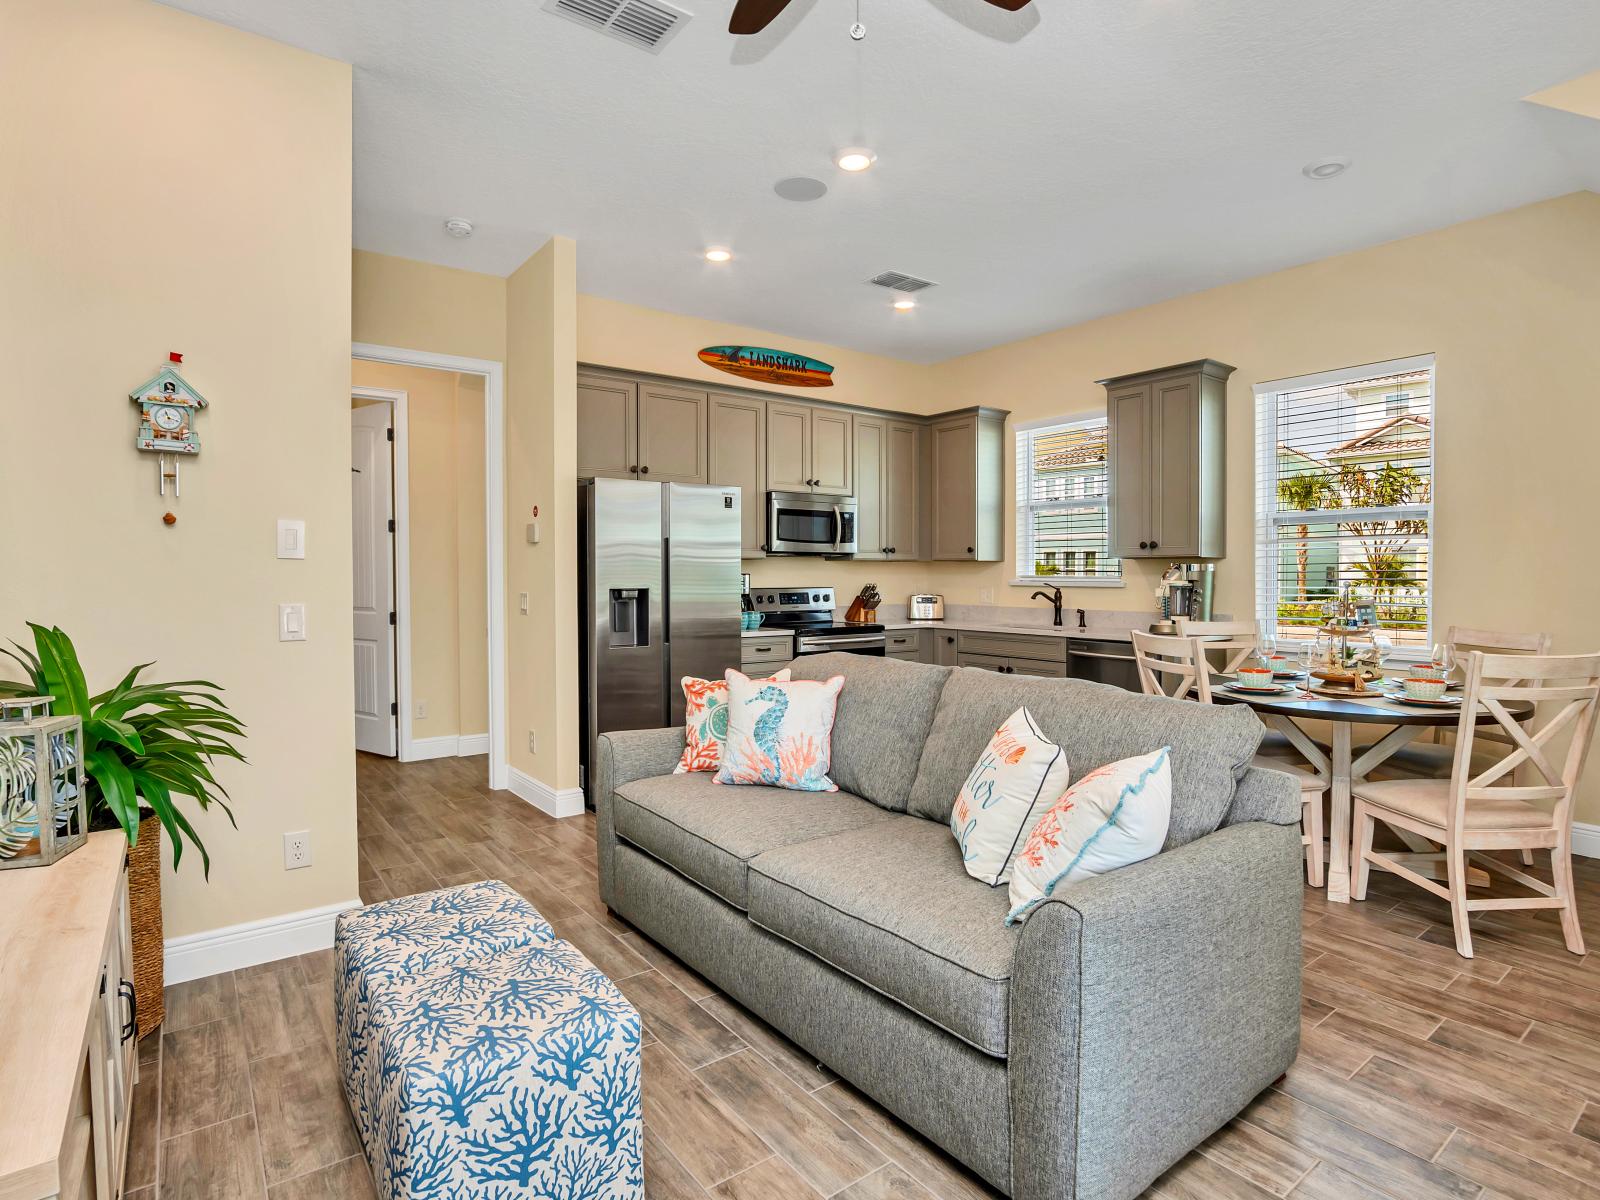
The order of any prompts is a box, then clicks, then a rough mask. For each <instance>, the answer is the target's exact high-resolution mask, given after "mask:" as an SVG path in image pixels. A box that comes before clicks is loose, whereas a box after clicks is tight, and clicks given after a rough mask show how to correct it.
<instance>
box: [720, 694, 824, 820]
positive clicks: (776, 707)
mask: <svg viewBox="0 0 1600 1200" xmlns="http://www.w3.org/2000/svg"><path fill="white" fill-rule="evenodd" d="M727 681H728V738H727V741H726V742H724V743H723V746H722V765H721V766H720V767H718V768H717V782H718V783H764V784H767V785H769V786H771V787H780V788H789V789H791V790H792V791H797V792H836V791H838V790H839V787H838V785H837V784H835V783H834V782H833V780H831V779H829V778H828V769H829V767H830V766H831V765H832V756H833V716H834V712H835V710H836V709H837V708H838V705H839V692H840V689H842V688H843V687H844V676H843V675H835V676H833V678H831V679H827V680H823V681H817V680H811V679H797V680H795V681H794V682H792V683H784V682H782V681H774V680H770V679H751V678H750V677H749V676H748V675H745V674H743V673H742V672H739V671H735V670H734V669H733V668H731V667H730V668H728V674H727Z"/></svg>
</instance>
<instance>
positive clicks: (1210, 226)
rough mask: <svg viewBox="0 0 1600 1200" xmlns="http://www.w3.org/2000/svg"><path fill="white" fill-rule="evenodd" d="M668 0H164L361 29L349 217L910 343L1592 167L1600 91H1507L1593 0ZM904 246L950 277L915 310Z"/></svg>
mask: <svg viewBox="0 0 1600 1200" xmlns="http://www.w3.org/2000/svg"><path fill="white" fill-rule="evenodd" d="M679 4H680V6H681V7H685V8H687V9H689V10H690V11H691V12H694V13H695V14H696V16H695V18H694V19H693V20H692V21H690V22H689V23H688V24H687V25H686V26H685V27H684V28H683V30H682V32H680V33H679V34H678V36H677V37H676V38H674V39H673V40H672V41H671V42H670V43H669V44H668V45H667V46H666V47H664V48H663V50H662V52H661V53H660V54H659V55H652V54H649V53H646V52H644V51H641V50H638V49H635V48H634V47H632V46H629V45H627V44H624V43H622V42H619V41H616V40H613V39H611V38H608V37H606V36H604V35H602V34H599V33H596V32H594V31H591V30H589V29H587V28H585V27H583V26H581V25H578V24H574V23H572V22H570V21H568V20H565V19H563V18H561V17H558V16H554V15H552V14H551V13H548V12H546V11H544V10H543V8H542V0H333V2H330V0H175V3H174V6H175V7H178V8H182V9H185V10H187V11H190V12H195V13H199V14H201V15H204V16H208V17H212V18H214V19H216V20H219V21H223V22H225V23H227V24H230V25H235V26H238V27H240V28H242V29H248V30H251V31H253V32H257V33H261V34H265V35H266V36H268V37H272V38H275V39H277V40H279V41H283V42H288V43H290V44H292V45H295V46H301V47H304V48H306V49H309V50H313V51H316V52H318V53H321V54H325V55H329V56H331V57H334V58H339V59H343V60H346V61H348V62H351V63H353V64H354V65H355V159H356V161H355V243H356V245H357V246H358V247H360V248H363V249H368V250H377V251H382V252H384V253H387V254H398V255H404V256H406V257H410V258H418V259H426V260H428V261H430V262H437V263H444V264H448V265H452V266H459V267H466V268H469V269H472V270H477V271H488V272H493V273H496V274H502V275H503V274H507V273H509V272H510V271H512V270H514V269H515V268H516V267H517V266H518V265H519V264H520V263H521V262H522V261H523V260H524V259H525V258H526V257H527V256H528V255H529V254H530V253H531V252H532V251H534V250H535V249H537V248H538V247H539V245H540V244H542V243H543V241H544V240H545V239H546V238H547V237H548V236H549V235H550V234H552V233H561V234H566V235H568V236H570V237H572V238H574V239H576V241H577V242H578V247H579V250H578V262H579V286H580V287H581V289H582V290H583V291H585V292H589V293H593V294H596V295H600V296H606V297H611V298H614V299H618V300H626V301H630V302H633V303H636V304H643V305H648V306H651V307H654V308H662V309H668V310H671V311H674V312H681V313H688V314H693V315H697V316H702V317H709V318H715V319H720V320H727V321H734V322H739V323H743V324H749V325H754V326H757V327H760V328H766V329H772V330H777V331H780V332H781V333H784V334H788V335H790V336H794V337H808V338H815V339H818V340H821V341H824V342H830V343H834V344H837V345H842V346H849V347H852V348H855V349H859V350H866V351H872V352H877V353H881V354H887V355H892V356H895V357H899V358H904V359H910V360H914V361H919V362H932V361H937V360H940V359H944V358H948V357H951V356H953V355H956V354H961V353H965V352H968V351H971V350H976V349H981V348H983V347H987V346H992V345H995V344H998V343H1001V342H1006V341H1010V340H1012V339H1015V338H1019V337H1023V336H1027V335H1029V334H1033V333H1038V332H1042V331H1044V330H1048V329H1052V328H1056V327H1058V326H1062V325H1067V324H1072V323H1074V322H1078V321H1082V320H1085V319H1087V318H1090V317H1095V316H1100V315H1103V314H1106V313H1111V312H1116V311H1119V310H1123V309H1127V308H1131V307H1135V306H1137V305H1141V304H1148V303H1150V302H1153V301H1156V300H1160V299H1163V298H1166V297H1170V296H1175V295H1180V294H1183V293H1185V292H1192V291H1195V290H1198V289H1201V288H1206V287H1210V286H1214V285H1216V284H1220V283H1225V282H1228V281H1230V280H1235V279H1242V278H1247V277H1249V276H1252V275H1258V274H1261V273H1263V272H1267V271H1272V270H1275V269H1278V268H1282V267H1286V266H1290V265H1292V264H1295V263H1301V262H1307V261H1310V260H1313V259H1317V258H1322V257H1325V256H1327V255H1329V254H1333V253H1337V252H1339V251H1344V250H1351V249H1355V248H1358V247H1361V246H1367V245H1371V244H1373V243H1376V242H1381V241H1386V240H1389V239H1392V238H1396V237H1402V236H1405V235H1407V234H1411V233H1416V232H1420V231H1423V230H1427V229H1433V228H1438V227H1441V226H1444V225H1449V224H1452V223H1454V222H1456V221H1460V220H1463V219H1466V218H1470V217H1475V216H1480V215H1484V214H1487V213H1491V212H1495V211H1498V210H1501V209H1505V208H1510V207H1514V206H1516V205H1519V204H1523V203H1526V202H1528V201H1532V200H1537V199H1541V198H1544V197H1548V196H1553V195H1559V194H1561V193H1564V192H1568V191H1572V190H1574V189H1576V188H1580V187H1591V188H1595V189H1596V190H1600V122H1591V121H1586V120H1585V119H1584V118H1582V117H1577V116H1573V115H1571V114H1568V113H1562V112H1554V111H1550V110H1547V109H1543V108H1540V107H1538V106H1535V105H1531V104H1524V103H1522V102H1521V101H1520V99H1519V98H1520V97H1522V96H1525V95H1527V94H1529V93H1530V92H1534V91H1537V90H1539V89H1541V88H1545V87H1549V86H1551V85H1552V84H1556V83H1559V82H1561V81H1563V80H1566V79H1569V78H1571V77H1573V76H1575V75H1579V74H1582V73H1583V72H1586V71H1590V70H1593V69H1595V68H1596V67H1600V4H1597V3H1595V0H1535V2H1534V3H1524V4H1514V3H1513V4H1508V3H1506V2H1505V0H1404V2H1403V3H1396V2H1395V0H1344V2H1339V0H1293V2H1288V3H1286V2H1285V0H1035V3H1034V4H1033V5H1032V6H1031V8H1029V9H1026V10H1024V11H1023V12H1022V13H1019V14H1016V15H1015V16H1008V15H1007V14H1004V13H1001V12H1000V11H999V10H995V9H990V8H988V7H987V6H985V5H983V4H981V3H980V2H979V0H861V13H862V20H863V21H864V22H865V23H866V25H867V29H868V35H867V38H866V40H865V41H864V42H861V43H855V42H852V41H851V40H850V38H849V36H848V33H847V30H848V27H849V24H850V22H851V20H852V19H853V15H854V8H855V3H854V0H794V2H793V3H792V4H791V5H790V8H789V11H788V12H786V13H785V14H784V16H783V17H782V18H780V19H779V20H778V21H777V22H776V23H774V25H772V26H771V27H769V28H768V30H767V31H766V33H764V34H763V35H761V36H759V37H757V38H748V39H735V38H733V37H730V36H729V35H728V33H727V32H726V21H727V12H728V10H729V7H730V5H729V3H728V2H727V0H679ZM851 144H865V145H869V146H871V147H872V148H873V149H875V150H876V151H877V153H878V156H879V158H878V163H877V165H876V166H875V167H874V168H873V169H872V170H871V171H868V172H866V173H865V174H863V175H859V176H847V175H844V174H843V173H842V172H840V171H838V170H837V169H835V168H834V167H833V166H832V163H831V156H832V152H833V151H834V150H835V149H836V148H838V147H840V146H844V145H851ZM1335 155H1337V156H1345V157H1348V158H1350V159H1352V160H1353V161H1354V166H1353V167H1352V168H1351V170H1350V171H1349V172H1347V173H1346V174H1345V175H1344V176H1342V177H1341V178H1338V179H1336V180H1333V181H1330V182H1325V183H1313V182H1310V181H1308V180H1306V179H1305V178H1304V177H1303V176H1302V175H1301V173H1300V168H1301V167H1302V166H1303V165H1304V164H1305V163H1306V162H1308V161H1310V160H1312V159H1315V158H1321V157H1326V156H1335ZM797 174H806V175H815V176H817V177H819V178H821V179H823V180H824V181H825V182H826V183H827V184H828V185H829V188H830V189H831V190H830V191H829V194H828V195H827V196H826V197H824V198H823V199H822V200H819V201H816V202H814V203H810V204H794V203H790V202H788V201H784V200H780V199H778V198H777V197H776V196H774V195H773V193H772V185H773V183H774V182H776V181H777V180H778V179H780V178H783V177H785V176H789V175H797ZM286 185H288V186H292V181H286ZM457 215H459V216H465V217H468V218H470V219H471V220H473V221H474V222H475V223H476V224H477V233H476V234H475V235H474V236H473V237H472V238H471V239H470V240H467V241H455V240H452V239H450V238H449V237H447V236H446V235H445V233H444V232H443V229H442V224H441V223H442V220H443V219H444V218H445V217H447V216H457ZM713 244H724V245H727V246H730V247H732V248H733V250H734V251H735V253H736V255H737V258H736V260H735V261H734V262H733V263H731V264H729V265H727V266H724V267H712V266H710V265H708V264H707V263H705V262H704V261H702V259H701V257H700V254H701V251H702V250H703V249H704V247H706V246H707V245H713ZM890 269H893V270H899V271H906V272H909V273H911V274H915V275H920V276H922V277H924V278H927V279H932V280H935V281H937V282H938V283H939V284H940V285H941V286H940V287H938V288H936V289H933V290H931V291H929V292H928V293H926V294H925V296H924V298H923V301H922V304H921V307H919V308H918V309H917V310H916V311H915V312H913V313H910V314H899V313H895V312H892V311H891V310H890V309H889V307H888V303H887V302H888V299H889V294H888V293H885V292H883V291H881V290H880V289H877V288H870V287H867V286H865V285H864V283H863V282H862V281H863V280H865V279H866V278H867V277H869V276H871V275H873V274H876V273H877V272H879V271H884V270H890Z"/></svg>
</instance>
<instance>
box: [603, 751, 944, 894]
mask: <svg viewBox="0 0 1600 1200" xmlns="http://www.w3.org/2000/svg"><path fill="white" fill-rule="evenodd" d="M612 819H613V822H614V824H615V826H616V831H617V836H618V837H620V838H622V839H623V840H624V841H627V842H630V843H632V844H633V845H635V846H637V847H638V848H639V849H641V850H643V851H644V852H645V853H647V854H650V855H651V856H653V857H655V858H658V859H660V860H661V861H662V862H664V863H666V864H667V866H669V867H672V868H673V869H674V870H677V871H679V872H681V873H683V874H684V875H687V876H688V877H689V878H690V879H692V880H694V881H695V882H696V883H698V884H700V886H701V887H704V888H707V889H709V890H710V891H713V892H715V893H716V894H717V895H719V896H721V897H722V898H723V899H724V900H726V901H727V902H728V903H729V904H732V905H735V906H736V907H738V908H746V907H748V905H747V903H746V899H745V874H746V864H747V863H748V862H749V860H750V859H751V858H753V857H755V856H756V855H757V854H760V853H761V852H762V851H763V850H771V849H774V848H775V847H778V846H787V845H789V844H790V843H792V842H803V841H805V840H806V839H808V838H816V837H822V836H824V835H826V834H830V833H838V832H839V831H840V830H845V829H855V828H858V827H859V826H862V825H868V824H871V823H872V822H875V821H885V820H888V819H889V814H887V813H885V812H884V811H883V810H882V809H881V808H877V807H876V806H874V805H871V804H868V803H867V802H866V801H865V800H863V799H861V797H860V796H854V795H851V794H850V793H849V792H790V791H785V790H784V789H782V788H774V787H759V786H753V787H732V786H729V785H726V784H718V783H714V782H712V777H711V776H710V775H708V774H705V773H703V772H695V773H692V774H688V775H658V776H655V777H653V778H650V779H636V780H634V781H633V782H632V783H625V784H623V785H622V786H621V787H620V788H618V789H617V790H616V791H615V792H614V793H613V797H612ZM948 836H949V835H948V834H947V835H946V840H948Z"/></svg>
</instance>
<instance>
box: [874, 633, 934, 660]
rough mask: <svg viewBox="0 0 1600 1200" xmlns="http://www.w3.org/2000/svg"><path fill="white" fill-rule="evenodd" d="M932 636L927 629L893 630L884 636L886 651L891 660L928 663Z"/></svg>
mask: <svg viewBox="0 0 1600 1200" xmlns="http://www.w3.org/2000/svg"><path fill="white" fill-rule="evenodd" d="M931 636H932V634H931V632H930V631H929V630H926V629H891V630H890V631H889V632H888V633H887V634H885V635H884V642H885V649H886V650H887V652H888V655H889V657H890V658H903V659H905V660H906V661H908V662H927V661H929V660H928V657H927V656H928V639H929V638H930V637H931Z"/></svg>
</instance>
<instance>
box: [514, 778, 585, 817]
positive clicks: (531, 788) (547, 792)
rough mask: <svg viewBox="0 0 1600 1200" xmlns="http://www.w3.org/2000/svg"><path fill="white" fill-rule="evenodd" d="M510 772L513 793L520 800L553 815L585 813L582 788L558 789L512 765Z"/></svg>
mask: <svg viewBox="0 0 1600 1200" xmlns="http://www.w3.org/2000/svg"><path fill="white" fill-rule="evenodd" d="M510 773H511V778H510V780H509V782H510V784H511V794H512V795H513V796H516V797H517V798H518V799H519V800H526V801H527V802H528V803H529V804H531V805H533V806H534V807H535V808H537V809H538V810H539V811H540V812H542V813H547V814H549V815H550V816H552V817H576V816H580V815H581V814H582V813H583V789H582V788H564V789H562V790H561V791H557V790H556V789H555V788H553V787H551V786H549V785H548V784H546V783H544V782H542V781H541V780H538V779H535V778H534V777H533V776H532V775H529V774H528V773H527V772H526V771H519V770H517V768H516V767H512V768H511V769H510Z"/></svg>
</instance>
